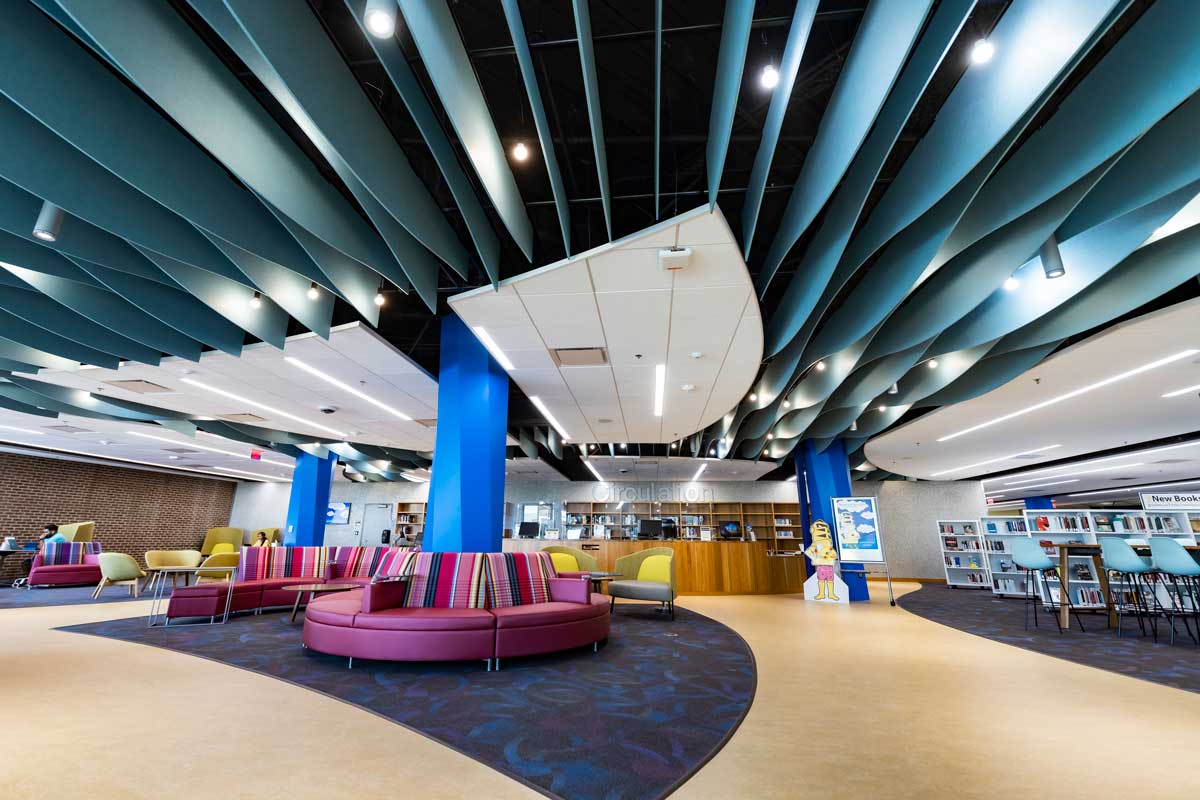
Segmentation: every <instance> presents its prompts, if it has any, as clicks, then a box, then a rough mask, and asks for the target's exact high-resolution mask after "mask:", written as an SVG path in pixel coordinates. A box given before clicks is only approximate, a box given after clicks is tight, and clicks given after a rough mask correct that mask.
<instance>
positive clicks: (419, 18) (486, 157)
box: [251, 0, 533, 261]
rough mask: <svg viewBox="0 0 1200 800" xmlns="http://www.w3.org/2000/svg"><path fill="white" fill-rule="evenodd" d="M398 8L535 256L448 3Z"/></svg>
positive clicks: (510, 221) (511, 222)
mask: <svg viewBox="0 0 1200 800" xmlns="http://www.w3.org/2000/svg"><path fill="white" fill-rule="evenodd" d="M251 1H253V0H251ZM400 10H401V12H402V13H403V14H404V21H405V23H407V26H408V31H409V33H410V34H412V37H413V41H414V42H415V43H416V45H417V50H418V51H419V52H420V53H421V61H423V62H424V64H425V67H426V69H427V70H428V71H429V77H430V79H431V80H432V81H433V85H434V88H435V89H436V90H437V93H438V97H440V98H441V100H442V107H443V108H444V109H445V110H446V115H447V116H448V117H449V118H450V122H451V124H452V125H453V126H454V130H455V132H457V133H458V138H459V141H460V142H462V145H463V149H464V150H466V153H467V157H468V158H469V159H470V161H471V165H472V166H473V167H474V168H475V174H476V175H478V176H479V180H480V183H482V184H483V188H484V191H486V192H487V194H488V197H489V198H491V200H492V204H493V206H494V207H495V209H496V213H497V214H499V215H500V219H501V220H502V221H503V222H504V227H506V228H508V232H509V233H510V234H511V235H512V237H513V241H515V242H516V243H517V246H518V247H520V248H521V252H522V253H524V254H525V258H527V259H529V260H531V261H532V260H533V224H532V223H531V222H530V221H529V214H528V213H527V212H526V211H525V202H524V200H522V199H521V192H520V190H519V189H518V188H517V182H516V179H515V178H514V177H513V174H512V169H511V168H510V167H509V164H508V158H507V157H506V155H505V152H504V145H503V144H502V143H501V142H500V136H499V134H497V133H496V126H495V123H493V122H492V117H491V114H489V113H488V107H487V101H486V100H484V97H483V90H482V89H481V88H480V86H479V80H478V78H476V77H475V71H474V69H473V68H472V66H471V59H470V57H469V56H468V55H467V49H466V47H464V46H463V42H462V38H461V37H460V36H459V33H458V26H457V25H456V24H455V22H454V16H453V15H452V14H451V13H450V8H449V6H447V5H446V1H445V0H400Z"/></svg>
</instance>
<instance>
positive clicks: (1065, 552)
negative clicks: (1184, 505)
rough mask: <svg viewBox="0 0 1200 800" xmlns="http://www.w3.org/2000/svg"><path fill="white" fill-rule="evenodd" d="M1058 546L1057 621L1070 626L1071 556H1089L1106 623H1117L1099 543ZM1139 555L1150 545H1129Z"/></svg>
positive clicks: (1199, 548)
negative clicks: (1104, 611) (1068, 600)
mask: <svg viewBox="0 0 1200 800" xmlns="http://www.w3.org/2000/svg"><path fill="white" fill-rule="evenodd" d="M1053 546H1054V547H1057V548H1058V585H1059V592H1060V593H1061V595H1060V597H1059V609H1058V615H1059V621H1060V622H1061V623H1062V626H1063V628H1069V627H1071V607H1070V606H1069V605H1067V598H1068V597H1069V596H1070V595H1068V594H1067V592H1068V591H1070V588H1071V569H1070V559H1071V556H1091V557H1092V571H1093V572H1094V573H1095V575H1096V580H1097V581H1099V583H1100V595H1101V596H1102V597H1103V598H1104V608H1105V610H1106V611H1107V612H1108V624H1109V627H1112V626H1114V625H1116V624H1117V608H1116V606H1114V605H1113V602H1112V592H1110V591H1109V590H1108V573H1107V572H1105V571H1104V564H1103V562H1102V560H1101V558H1100V545H1098V544H1083V543H1074V544H1058V545H1053ZM1130 547H1132V548H1133V549H1134V550H1135V551H1136V552H1137V554H1138V555H1139V556H1145V555H1149V554H1150V546H1149V545H1146V544H1134V545H1130ZM1183 547H1184V549H1185V550H1187V551H1189V552H1191V553H1193V554H1195V553H1197V552H1200V545H1197V544H1185V545H1183Z"/></svg>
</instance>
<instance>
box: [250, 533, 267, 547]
mask: <svg viewBox="0 0 1200 800" xmlns="http://www.w3.org/2000/svg"><path fill="white" fill-rule="evenodd" d="M250 546H251V547H267V546H269V543H268V542H267V535H266V534H265V533H263V532H262V531H259V532H258V536H257V537H256V538H255V539H254V541H253V542H251V543H250Z"/></svg>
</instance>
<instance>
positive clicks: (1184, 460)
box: [1151, 458, 1193, 464]
mask: <svg viewBox="0 0 1200 800" xmlns="http://www.w3.org/2000/svg"><path fill="white" fill-rule="evenodd" d="M1192 460H1193V459H1190V458H1164V459H1163V460H1162V461H1153V462H1151V463H1153V464H1187V463H1188V462H1189V461H1192Z"/></svg>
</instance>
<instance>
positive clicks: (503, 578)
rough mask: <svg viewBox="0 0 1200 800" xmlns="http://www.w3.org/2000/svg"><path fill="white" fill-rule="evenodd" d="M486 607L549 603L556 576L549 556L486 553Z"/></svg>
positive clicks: (539, 554)
mask: <svg viewBox="0 0 1200 800" xmlns="http://www.w3.org/2000/svg"><path fill="white" fill-rule="evenodd" d="M484 559H485V561H486V564H487V568H486V577H487V590H488V608H510V607H512V606H527V605H532V604H534V603H548V602H550V579H551V578H553V577H554V576H555V575H556V574H557V573H556V572H555V571H554V561H553V560H552V559H551V558H550V554H549V553H486V554H485V555H484Z"/></svg>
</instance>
